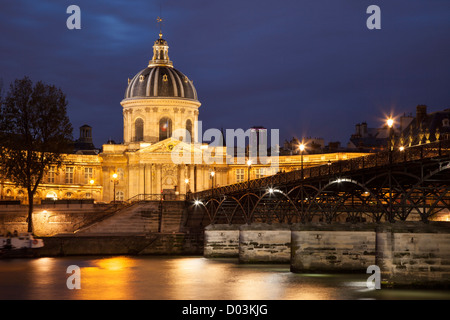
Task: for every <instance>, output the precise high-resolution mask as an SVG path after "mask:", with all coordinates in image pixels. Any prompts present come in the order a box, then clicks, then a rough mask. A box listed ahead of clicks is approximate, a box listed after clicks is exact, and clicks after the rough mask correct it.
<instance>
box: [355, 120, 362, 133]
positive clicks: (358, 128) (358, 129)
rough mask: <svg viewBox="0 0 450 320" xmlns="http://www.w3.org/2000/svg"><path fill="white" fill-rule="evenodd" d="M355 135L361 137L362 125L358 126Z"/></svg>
mask: <svg viewBox="0 0 450 320" xmlns="http://www.w3.org/2000/svg"><path fill="white" fill-rule="evenodd" d="M355 134H356V135H357V136H360V135H361V125H360V124H359V123H358V124H357V125H356V132H355Z"/></svg>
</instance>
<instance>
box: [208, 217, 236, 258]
mask: <svg viewBox="0 0 450 320" xmlns="http://www.w3.org/2000/svg"><path fill="white" fill-rule="evenodd" d="M239 227H240V225H233V224H232V225H230V224H214V225H211V224H210V225H208V226H206V228H205V243H204V249H203V256H204V257H205V258H236V257H238V256H239Z"/></svg>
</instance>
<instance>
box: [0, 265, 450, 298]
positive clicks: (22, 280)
mask: <svg viewBox="0 0 450 320" xmlns="http://www.w3.org/2000/svg"><path fill="white" fill-rule="evenodd" d="M70 265H77V266H79V267H80V268H81V289H79V290H69V289H68V288H67V286H66V280H67V277H68V276H69V274H67V273H66V271H67V267H68V266H70ZM368 276H369V275H367V274H351V275H345V274H344V275H343V274H295V273H291V272H290V271H289V265H244V264H239V263H238V262H237V260H234V259H205V258H202V257H126V256H118V257H64V258H40V259H34V260H28V259H14V260H0V299H94V300H96V299H102V300H103V299H105V300H106V299H113V300H122V299H150V300H222V299H223V300H336V299H339V300H344V299H450V291H439V290H418V289H417V290H398V289H395V290H393V289H384V288H383V289H381V290H370V289H368V288H367V286H366V280H367V277H368Z"/></svg>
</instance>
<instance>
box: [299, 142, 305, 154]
mask: <svg viewBox="0 0 450 320" xmlns="http://www.w3.org/2000/svg"><path fill="white" fill-rule="evenodd" d="M299 149H300V151H302V152H303V151H304V150H305V145H304V144H303V143H302V144H301V145H300V147H299Z"/></svg>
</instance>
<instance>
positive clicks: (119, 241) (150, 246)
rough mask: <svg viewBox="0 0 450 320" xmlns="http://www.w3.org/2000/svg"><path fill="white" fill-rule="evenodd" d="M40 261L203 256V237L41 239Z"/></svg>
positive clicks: (181, 234) (200, 235)
mask: <svg viewBox="0 0 450 320" xmlns="http://www.w3.org/2000/svg"><path fill="white" fill-rule="evenodd" d="M42 239H43V240H44V244H45V245H44V247H43V248H39V249H38V251H37V254H38V256H40V257H60V256H75V255H86V256H89V255H203V235H202V234H186V233H149V234H145V235H135V234H122V235H110V234H108V235H102V234H96V235H95V234H89V235H74V234H68V235H58V236H53V237H42Z"/></svg>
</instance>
